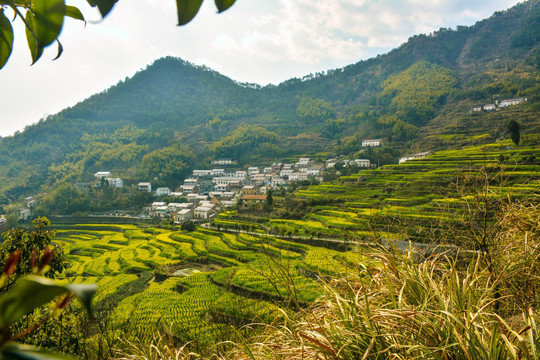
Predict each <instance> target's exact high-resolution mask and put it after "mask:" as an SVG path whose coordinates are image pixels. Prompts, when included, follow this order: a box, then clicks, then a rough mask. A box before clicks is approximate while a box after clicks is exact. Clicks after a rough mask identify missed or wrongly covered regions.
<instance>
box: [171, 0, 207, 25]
mask: <svg viewBox="0 0 540 360" xmlns="http://www.w3.org/2000/svg"><path fill="white" fill-rule="evenodd" d="M202 2H203V0H176V9H177V11H178V25H185V24H187V23H188V22H190V21H191V20H192V19H193V18H194V17H195V15H197V13H198V12H199V9H200V8H201V4H202Z"/></svg>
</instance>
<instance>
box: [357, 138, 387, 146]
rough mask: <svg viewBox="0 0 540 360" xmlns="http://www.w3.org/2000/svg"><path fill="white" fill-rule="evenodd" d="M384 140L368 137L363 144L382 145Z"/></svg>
mask: <svg viewBox="0 0 540 360" xmlns="http://www.w3.org/2000/svg"><path fill="white" fill-rule="evenodd" d="M382 145H383V141H382V139H366V140H363V141H362V146H363V147H366V146H382Z"/></svg>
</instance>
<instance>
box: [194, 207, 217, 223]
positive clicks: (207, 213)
mask: <svg viewBox="0 0 540 360" xmlns="http://www.w3.org/2000/svg"><path fill="white" fill-rule="evenodd" d="M216 215H217V211H216V210H214V209H211V208H209V207H204V206H199V207H197V208H195V210H193V218H195V219H204V220H208V219H210V218H211V217H213V216H216Z"/></svg>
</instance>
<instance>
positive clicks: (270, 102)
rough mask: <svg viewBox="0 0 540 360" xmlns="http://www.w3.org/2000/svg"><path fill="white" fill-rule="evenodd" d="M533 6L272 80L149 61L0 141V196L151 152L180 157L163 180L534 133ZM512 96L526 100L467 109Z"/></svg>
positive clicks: (538, 49)
mask: <svg viewBox="0 0 540 360" xmlns="http://www.w3.org/2000/svg"><path fill="white" fill-rule="evenodd" d="M539 9H540V2H539V1H538V0H530V1H527V2H524V3H520V4H518V5H516V6H515V7H513V8H511V9H509V10H507V11H501V12H497V13H495V14H494V15H493V16H492V17H491V18H489V19H486V20H483V21H480V22H478V23H477V24H475V25H474V26H471V27H465V26H460V27H458V28H457V29H456V30H453V29H440V30H438V31H435V32H434V33H432V34H428V35H417V36H413V37H411V38H410V39H409V40H408V41H407V42H406V43H404V44H403V45H401V46H400V47H398V48H397V49H395V50H392V51H390V52H389V53H387V54H385V55H380V56H377V57H376V58H373V59H369V60H366V61H360V62H358V63H356V64H353V65H349V66H346V67H344V68H341V69H335V70H329V71H327V72H326V73H324V74H315V75H313V74H310V75H307V76H304V77H303V78H301V79H298V78H294V79H290V80H287V81H285V82H283V83H281V84H279V85H277V86H275V85H269V86H266V87H260V86H258V85H255V84H240V83H236V82H234V81H233V80H231V79H229V78H227V77H225V76H223V75H221V74H219V73H217V72H215V71H213V70H211V69H209V68H206V67H200V66H194V65H192V64H190V63H188V62H186V61H183V60H181V59H177V58H172V57H167V58H163V59H159V60H156V61H155V62H154V63H153V64H151V65H149V66H148V67H147V68H146V69H144V70H141V71H140V72H138V73H137V74H135V75H134V76H133V77H131V78H129V79H125V80H123V81H120V82H118V84H116V85H115V86H113V87H111V88H109V89H107V90H104V91H103V92H102V93H99V94H96V95H94V96H92V97H90V98H89V99H87V100H85V101H83V102H81V103H79V104H77V105H74V106H73V107H71V108H68V109H65V110H63V111H61V112H60V113H58V114H56V115H53V116H49V117H48V118H47V119H42V120H41V121H39V123H37V124H35V125H32V126H28V127H27V128H26V129H25V131H23V132H21V133H19V134H16V135H15V136H12V137H7V138H3V139H0V204H2V205H4V206H5V205H7V204H9V203H11V202H13V201H15V200H17V199H20V198H21V197H24V196H28V195H31V194H34V193H37V192H39V191H43V190H45V191H50V190H51V187H52V188H54V187H56V186H58V185H59V184H61V183H62V182H66V181H70V182H75V181H85V180H88V179H89V178H91V174H93V173H94V172H96V171H100V170H103V169H104V168H106V169H108V170H113V171H115V172H116V173H119V174H121V175H122V176H128V177H130V176H131V178H133V179H135V178H136V177H137V176H139V175H142V174H145V176H149V177H150V176H155V174H159V173H160V172H161V171H162V170H163V169H165V168H167V166H168V165H166V163H167V160H166V159H159V158H160V157H164V158H167V157H168V156H173V155H172V153H174V152H175V151H176V152H178V151H181V152H182V160H181V162H182V164H181V165H182V166H180V167H181V168H182V170H178V171H177V172H176V173H171V174H170V176H169V177H168V179H167V181H168V182H169V185H170V186H176V185H177V184H178V182H180V181H181V180H182V178H183V177H184V176H185V174H186V173H187V172H188V171H189V170H190V169H191V168H192V167H193V166H204V165H207V164H209V161H210V160H211V158H212V157H214V156H237V154H240V153H241V154H244V155H245V154H248V155H250V156H243V158H239V159H237V160H240V165H244V164H245V162H246V161H250V160H251V161H252V159H253V158H255V157H257V156H262V157H266V158H269V159H270V158H275V156H298V155H303V154H310V153H316V152H324V153H327V154H330V155H339V154H345V155H351V156H355V155H356V154H357V153H358V151H359V147H360V142H361V140H362V139H363V138H366V137H381V138H384V139H385V141H386V143H387V144H388V148H387V149H386V150H385V151H386V153H384V154H379V155H380V156H379V155H377V156H379V158H377V159H374V160H379V161H380V162H381V163H388V162H393V161H396V160H397V157H399V156H400V155H402V154H404V153H406V152H409V151H411V149H412V150H418V149H426V150H429V149H436V148H440V147H452V146H454V145H455V144H453V143H451V142H444V141H438V140H437V141H435V140H434V138H433V135H448V136H450V135H456V134H466V135H467V136H475V135H483V134H487V137H486V138H485V139H484V140H485V141H491V140H495V139H497V138H498V137H506V136H507V135H508V134H507V133H508V130H507V124H508V121H509V120H510V119H515V120H516V121H518V122H519V123H520V125H521V129H522V132H523V133H527V132H528V133H531V132H534V131H537V130H538V127H539V124H538V121H537V114H538V109H539V105H538V100H539V96H538V93H539V91H538V90H539V89H540V85H539V84H540V73H539V71H540V46H539V36H538V27H537V26H535V24H537V23H538V21H540V20H539V19H540V10H539ZM517 96H526V97H528V102H527V103H526V104H524V105H520V106H519V107H514V108H513V109H507V110H504V111H500V112H497V113H495V112H494V113H485V112H481V113H478V114H471V113H470V112H469V109H470V108H471V107H472V106H478V105H483V104H487V103H493V102H495V101H497V100H501V99H504V98H509V97H517ZM251 126H256V127H251ZM246 129H251V130H254V129H256V131H251V132H250V134H251V135H253V139H252V140H245V141H243V142H242V141H240V142H237V140H238V139H239V134H241V133H242V132H243V131H246ZM251 135H250V136H251ZM300 138H302V139H308V140H309V139H313V141H304V142H299V141H298V139H300ZM235 139H236V140H235ZM321 144H324V145H321ZM278 148H279V152H277V149H278ZM374 156H375V155H374ZM143 159H145V160H144V161H143ZM141 162H142V166H139V165H140V164H141ZM158 164H161V165H158ZM165 171H167V170H165Z"/></svg>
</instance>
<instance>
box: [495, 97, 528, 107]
mask: <svg viewBox="0 0 540 360" xmlns="http://www.w3.org/2000/svg"><path fill="white" fill-rule="evenodd" d="M526 101H527V98H525V97H520V98H516V99H504V100H501V102H500V103H499V107H500V108H504V107H507V106H513V105H519V104H521V103H523V102H526Z"/></svg>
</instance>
